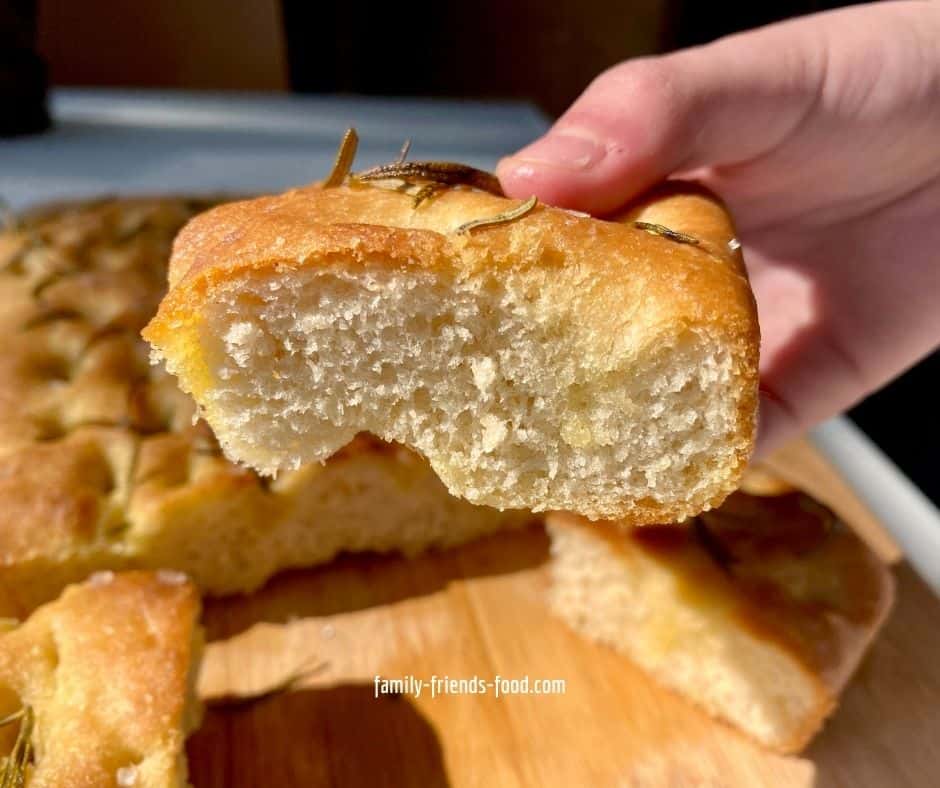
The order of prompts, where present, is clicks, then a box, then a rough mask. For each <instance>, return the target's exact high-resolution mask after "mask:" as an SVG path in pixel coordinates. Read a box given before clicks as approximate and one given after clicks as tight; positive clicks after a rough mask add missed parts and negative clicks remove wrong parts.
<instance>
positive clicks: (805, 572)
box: [549, 492, 894, 752]
mask: <svg viewBox="0 0 940 788" xmlns="http://www.w3.org/2000/svg"><path fill="white" fill-rule="evenodd" d="M549 522H550V524H551V525H552V527H553V528H580V529H586V530H588V531H590V532H591V533H594V534H598V535H600V536H602V537H603V538H604V539H605V541H606V542H607V543H608V544H609V545H610V547H611V549H612V550H613V551H615V552H619V553H621V554H625V555H629V554H631V553H632V552H633V551H636V550H640V551H643V553H644V554H645V555H647V556H650V557H652V558H654V559H656V560H657V561H660V562H661V563H662V565H663V566H664V567H665V568H666V569H668V571H670V572H671V573H673V574H675V575H676V576H677V577H678V578H679V579H680V582H681V587H682V588H684V589H686V590H687V596H688V603H689V604H699V603H704V604H708V605H710V606H714V607H719V608H722V609H727V610H729V611H730V612H729V615H731V616H733V618H734V619H735V620H736V621H737V623H738V625H739V626H741V627H743V628H745V629H746V630H748V631H749V632H751V633H752V634H753V635H754V636H756V637H758V638H760V639H761V640H763V641H765V642H768V643H770V644H773V645H774V646H775V647H777V648H779V649H781V650H782V651H784V652H786V653H787V654H789V655H790V656H791V657H792V658H793V660H794V661H795V662H796V663H797V664H799V665H801V666H802V668H803V670H804V671H805V675H806V677H807V678H808V679H809V680H810V681H811V682H813V683H814V684H815V685H816V686H817V701H818V702H817V706H816V709H815V711H814V712H813V713H812V714H811V715H809V716H808V717H807V719H806V721H805V724H804V725H803V726H802V727H801V729H800V730H798V731H796V732H794V734H793V736H792V738H791V740H790V741H787V742H781V743H780V749H781V750H782V751H784V752H797V751H799V750H800V749H802V748H803V747H804V746H805V745H806V744H807V742H808V741H809V740H810V738H812V736H813V734H815V732H816V731H817V730H818V729H819V727H820V726H821V725H822V723H823V721H824V720H825V718H826V717H827V716H828V715H829V714H830V713H831V711H832V710H833V708H834V707H835V704H836V700H837V698H838V695H839V693H840V692H841V691H842V689H843V687H844V686H845V685H846V683H847V682H848V680H849V678H850V677H851V674H852V673H853V671H854V670H855V668H856V667H857V665H858V663H859V661H860V660H861V657H862V655H863V654H864V653H865V651H866V649H867V648H868V646H869V644H870V643H871V641H872V639H873V638H874V636H875V635H876V633H877V632H878V630H879V629H880V628H881V625H882V623H883V622H884V620H885V618H886V617H887V615H888V612H889V611H890V609H891V606H892V604H893V601H894V581H893V577H892V575H891V572H890V570H889V569H888V567H887V566H885V565H884V564H883V563H882V562H881V561H880V560H879V559H878V557H877V556H876V555H875V554H874V553H873V552H872V551H871V550H869V549H868V547H867V546H866V545H865V543H864V542H863V541H862V540H861V539H859V538H858V537H857V536H855V535H854V534H853V533H851V531H849V530H848V529H847V528H846V527H845V526H844V525H843V524H842V523H840V522H839V521H838V520H837V519H836V516H835V515H834V514H833V513H832V512H831V511H830V510H829V509H827V508H826V507H824V506H823V505H822V504H820V503H818V502H816V501H814V500H813V499H812V498H810V497H809V496H807V495H805V494H803V493H800V492H789V493H784V494H782V495H772V496H755V495H749V494H747V493H743V492H737V493H734V494H733V495H731V496H730V497H729V498H728V499H727V500H726V501H725V502H724V504H723V505H722V506H720V507H719V508H717V509H715V510H713V511H711V512H707V513H704V514H702V515H700V516H699V517H697V518H693V519H692V520H690V521H687V522H685V523H682V524H680V525H663V526H646V527H644V528H633V529H629V528H624V527H623V526H622V525H620V524H617V523H611V522H600V523H599V522H590V521H587V520H584V519H583V518H579V517H576V516H574V515H570V514H552V515H550V517H549Z"/></svg>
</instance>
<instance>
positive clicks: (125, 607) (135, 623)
mask: <svg viewBox="0 0 940 788" xmlns="http://www.w3.org/2000/svg"><path fill="white" fill-rule="evenodd" d="M198 617H199V598H198V595H197V593H196V591H195V588H194V587H193V585H192V584H191V583H189V582H188V581H186V579H185V578H184V577H181V576H177V575H175V574H166V573H164V574H160V573H149V572H128V573H123V574H113V575H112V574H102V575H98V576H93V577H92V578H91V579H90V580H89V581H88V582H86V583H84V584H82V585H77V586H72V587H70V588H68V589H67V590H66V591H65V592H64V593H63V594H62V596H61V597H60V598H59V599H58V600H56V601H54V602H51V603H49V604H47V605H45V606H43V607H41V608H39V609H38V610H37V611H36V612H35V613H34V614H33V615H32V616H31V617H30V618H29V619H28V620H27V621H25V622H24V623H23V624H21V625H20V626H19V627H17V628H16V629H14V630H12V631H11V632H9V633H8V634H6V635H2V636H0V696H2V698H0V700H2V702H3V703H4V708H3V709H0V713H2V714H7V713H10V712H12V711H14V710H15V709H16V708H19V707H22V706H23V705H24V704H25V705H28V706H29V707H30V708H31V709H32V711H33V712H34V714H35V721H36V722H35V730H34V735H33V747H34V752H35V763H34V765H33V767H32V769H31V772H30V776H29V780H28V781H27V783H28V785H30V786H31V787H33V788H40V786H57V787H58V788H68V787H69V786H87V785H102V786H104V785H117V784H118V783H117V782H116V779H117V778H116V775H117V770H118V769H121V768H124V769H130V770H132V771H133V770H137V771H138V772H139V773H140V774H141V779H140V783H139V784H147V785H158V784H159V785H168V786H169V785H182V784H184V782H185V759H184V758H185V756H184V752H183V741H184V738H185V735H186V733H188V732H189V731H190V730H191V729H192V728H193V727H195V725H196V723H197V721H198V704H197V703H196V701H195V699H194V698H193V697H192V688H193V678H194V673H195V668H196V665H197V664H198V658H199V647H200V642H201V641H200V638H199V635H198ZM145 777H148V778H149V779H144V778H145Z"/></svg>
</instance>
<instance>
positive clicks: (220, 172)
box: [0, 89, 547, 208]
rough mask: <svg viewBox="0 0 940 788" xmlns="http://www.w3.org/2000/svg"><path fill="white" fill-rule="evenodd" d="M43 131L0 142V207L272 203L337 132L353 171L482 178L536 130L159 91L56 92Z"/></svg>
mask: <svg viewBox="0 0 940 788" xmlns="http://www.w3.org/2000/svg"><path fill="white" fill-rule="evenodd" d="M51 111H52V115H53V118H54V123H55V125H54V128H53V129H52V130H51V131H49V132H46V133H44V134H41V135H37V136H32V137H23V138H16V139H12V140H4V141H0V196H2V197H3V199H5V200H6V201H7V202H8V203H9V204H11V205H12V206H13V207H14V208H19V207H23V206H25V205H29V204H33V203H36V202H41V201H43V200H49V199H61V198H66V197H83V196H89V195H100V194H105V193H106V194H119V193H120V194H133V193H141V192H173V191H187V192H197V193H198V192H212V191H219V190H222V191H268V190H270V191H274V190H280V189H283V188H285V187H288V186H295V185H299V184H303V183H308V182H310V181H312V180H316V179H317V178H320V177H322V176H323V175H324V174H325V173H326V172H328V171H329V168H330V165H331V163H332V160H333V155H334V153H335V151H336V146H337V144H338V143H339V140H340V138H341V136H342V133H343V131H344V130H345V129H346V127H348V126H355V127H356V128H357V129H358V131H359V136H360V140H361V144H360V153H359V156H358V158H357V160H356V163H357V167H364V166H368V165H370V164H375V163H378V162H381V161H387V160H389V159H390V158H393V157H394V156H395V155H396V154H397V153H398V150H399V149H400V148H401V145H402V142H403V141H404V140H405V139H406V138H407V137H411V138H412V139H413V146H412V151H413V154H412V155H413V157H414V158H419V159H451V160H456V161H464V162H466V163H468V164H473V165H475V166H478V167H485V168H492V167H493V165H494V164H495V163H496V161H497V160H498V159H499V157H500V156H503V155H505V154H506V153H509V152H511V151H513V150H515V149H517V148H519V147H520V146H522V145H523V144H525V143H526V142H528V141H530V140H531V139H532V138H533V137H535V136H537V135H538V134H540V133H541V132H542V131H543V130H544V129H545V127H546V125H547V121H546V119H545V117H544V116H542V115H541V114H540V113H539V112H538V111H537V110H536V109H534V108H533V107H532V106H530V105H528V104H524V103H518V102H495V103H494V102H486V103H483V102H470V101H447V100H435V99H384V98H382V99H379V98H364V97H313V96H290V95H273V94H272V95H264V94H231V93H226V94H213V93H183V92H167V91H116V90H75V89H72V90H60V91H56V92H54V93H53V95H52V100H51Z"/></svg>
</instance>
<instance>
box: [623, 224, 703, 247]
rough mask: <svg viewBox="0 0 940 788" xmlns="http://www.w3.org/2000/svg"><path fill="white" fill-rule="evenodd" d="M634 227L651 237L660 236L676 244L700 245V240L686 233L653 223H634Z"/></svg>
mask: <svg viewBox="0 0 940 788" xmlns="http://www.w3.org/2000/svg"><path fill="white" fill-rule="evenodd" d="M633 226H634V227H636V228H637V229H638V230H643V231H644V232H647V233H649V234H650V235H658V236H661V237H662V238H668V239H669V240H670V241H675V242H676V243H680V244H690V245H691V246H698V245H699V243H700V241H699V239H698V238H694V237H693V236H691V235H686V234H685V233H680V232H677V231H676V230H671V229H670V228H668V227H665V226H663V225H661V224H653V223H652V222H634V223H633Z"/></svg>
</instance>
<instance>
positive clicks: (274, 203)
mask: <svg viewBox="0 0 940 788" xmlns="http://www.w3.org/2000/svg"><path fill="white" fill-rule="evenodd" d="M396 173H397V174H399V175H401V177H400V178H397V179H396V178H395V177H393V176H394V175H395V174H396ZM442 173H443V174H442ZM455 173H464V175H463V176H462V177H463V178H464V180H465V181H466V182H467V183H469V184H470V185H472V186H487V185H488V181H487V179H486V174H485V173H481V172H479V171H470V170H468V169H467V168H461V167H459V165H441V164H434V163H431V164H428V163H419V162H405V163H403V164H399V165H392V166H391V167H387V168H384V169H380V170H376V171H373V172H372V173H371V175H370V173H364V174H362V173H361V174H359V175H358V176H350V177H348V178H346V180H345V182H344V183H343V184H341V185H337V186H335V187H333V188H324V187H320V186H312V187H308V188H303V189H296V190H293V191H289V192H287V193H285V194H281V195H278V196H273V197H262V198H258V199H255V200H250V201H244V202H237V203H233V204H229V205H224V206H220V207H218V208H215V209H213V210H211V211H208V212H207V213H204V214H202V215H200V216H199V217H197V218H196V219H195V220H194V221H193V222H191V223H190V224H189V225H188V226H187V227H186V228H184V229H183V231H182V232H181V233H180V235H179V237H178V239H177V241H176V244H175V246H174V251H173V257H172V260H171V271H170V284H171V288H170V291H169V293H168V295H167V296H166V298H164V300H163V302H162V304H161V306H160V310H159V312H158V313H157V317H156V318H155V319H154V320H153V321H152V322H151V323H150V325H149V326H148V327H147V328H146V330H145V331H144V336H145V338H146V339H147V340H148V341H150V342H151V344H152V345H153V346H154V348H155V357H156V358H160V359H163V360H165V361H166V364H167V367H168V369H169V370H170V371H171V372H173V373H174V374H176V375H177V376H178V378H179V380H180V384H181V385H182V387H183V388H184V389H185V390H186V391H188V392H190V393H192V394H193V396H194V397H195V399H196V401H197V402H198V404H199V406H200V409H201V412H202V414H203V415H204V416H205V418H206V419H207V421H208V422H209V424H210V425H211V426H212V428H213V430H214V431H215V433H216V435H217V436H218V437H219V440H220V442H221V444H222V446H223V448H224V449H225V451H226V453H227V454H228V455H229V456H230V457H232V458H234V459H237V460H239V461H241V462H245V463H247V464H248V465H250V466H252V467H254V468H256V469H258V470H259V471H261V472H263V473H273V472H276V471H279V470H284V469H290V468H296V467H297V466H299V465H300V464H302V463H304V462H311V461H316V460H324V459H326V458H327V457H329V456H330V455H331V454H332V453H333V452H335V451H336V450H338V449H339V448H340V447H341V446H343V445H344V444H345V443H346V442H347V441H349V440H350V439H351V438H352V437H353V436H354V435H355V434H356V433H358V432H360V431H363V430H366V431H369V432H371V433H374V434H376V435H378V436H379V437H381V438H384V439H386V440H391V441H397V442H400V443H403V444H405V445H407V446H409V447H411V448H414V449H416V450H417V451H419V452H420V453H421V454H423V455H424V456H426V457H427V458H428V460H429V461H430V463H431V466H432V467H433V468H434V470H435V471H436V472H437V473H438V475H439V476H440V477H441V479H443V481H444V482H445V484H446V485H447V487H448V489H449V490H450V491H451V492H452V493H454V494H456V495H460V496H462V497H464V498H466V499H467V500H470V501H472V502H474V503H478V504H486V505H490V506H496V507H520V508H526V509H530V510H533V511H545V510H551V509H564V510H568V511H574V512H577V513H580V514H583V515H586V516H588V517H590V518H592V519H593V518H599V517H618V518H623V519H624V520H626V521H629V522H631V523H650V522H670V521H673V520H677V519H681V518H683V517H685V516H687V515H691V514H695V513H697V512H699V511H701V510H702V509H705V508H708V507H709V506H713V505H717V504H718V503H720V502H721V500H723V499H724V497H725V496H726V495H727V494H728V493H729V492H731V491H732V490H733V489H734V488H735V487H736V485H737V482H738V479H739V477H740V474H741V472H742V470H743V468H744V465H745V463H746V460H747V457H748V454H749V452H750V449H751V445H752V441H753V431H754V413H755V404H756V396H757V354H758V344H759V343H758V327H757V318H756V312H755V307H754V301H753V297H752V295H751V291H750V287H749V285H748V280H747V276H746V274H745V271H744V266H743V263H742V259H741V255H740V252H739V251H738V250H737V244H736V242H735V241H734V231H733V228H732V224H731V220H730V218H729V216H728V215H727V213H726V211H725V210H724V208H723V207H722V206H721V205H720V204H719V203H718V201H717V200H715V199H714V198H713V197H711V196H709V195H707V194H705V193H703V192H702V190H701V189H698V188H694V187H692V186H691V185H688V184H686V185H680V184H670V185H667V186H665V187H662V188H661V189H659V190H658V191H656V192H653V193H651V194H649V195H647V196H646V197H645V198H644V199H643V200H641V201H639V202H638V203H636V204H635V205H634V206H632V207H631V208H630V209H629V210H628V211H626V213H625V214H624V215H623V216H621V217H618V220H617V221H600V220H598V219H593V218H590V217H587V216H584V215H577V214H573V213H571V212H568V211H563V210H560V209H556V208H551V207H547V206H541V205H536V206H534V207H532V203H531V202H530V203H528V204H525V205H521V206H520V203H518V202H515V201H512V200H508V199H505V198H504V197H500V196H496V195H494V194H490V193H486V192H485V191H482V190H480V189H467V188H447V189H438V191H437V192H436V193H435V194H434V195H433V196H426V195H427V190H428V189H429V188H432V189H433V188H435V185H436V186H441V181H443V182H446V183H451V184H452V183H453V182H454V181H455V179H457V180H459V179H458V177H457V175H455ZM467 173H471V174H469V175H468V174H467ZM377 175H379V176H382V178H383V180H378V181H377V180H372V178H373V177H375V176H377ZM490 177H491V176H490ZM435 178H437V179H438V181H435V180H434V179H435ZM410 179H413V180H414V183H412V182H411V180H410ZM409 184H411V193H406V191H407V189H408V188H409ZM396 185H397V186H403V187H404V188H405V190H406V191H403V190H402V189H396V188H389V187H391V186H396ZM489 186H490V187H491V188H496V187H494V186H493V185H492V184H489ZM415 190H417V192H416V193H415ZM422 195H425V196H426V198H425V199H423V200H422V199H420V198H421V197H422ZM526 209H528V210H527V212H525V211H526Z"/></svg>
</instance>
